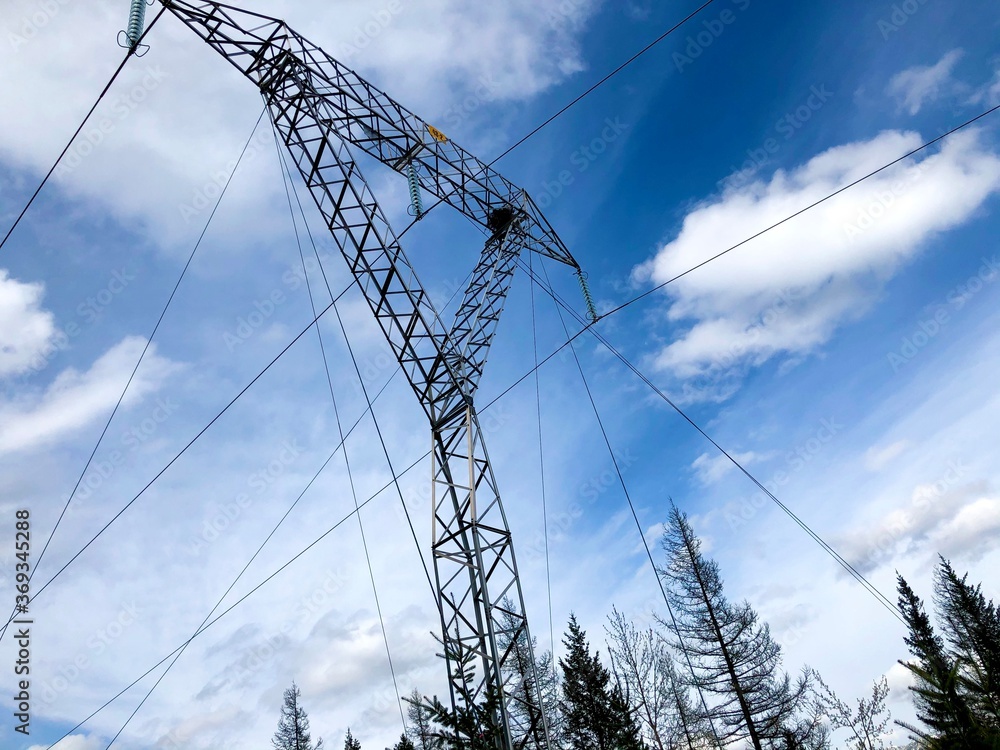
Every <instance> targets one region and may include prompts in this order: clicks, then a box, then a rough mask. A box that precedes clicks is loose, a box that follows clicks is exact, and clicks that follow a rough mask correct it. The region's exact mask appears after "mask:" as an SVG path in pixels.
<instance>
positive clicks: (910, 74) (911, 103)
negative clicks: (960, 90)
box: [887, 49, 962, 115]
mask: <svg viewBox="0 0 1000 750" xmlns="http://www.w3.org/2000/svg"><path fill="white" fill-rule="evenodd" d="M961 57H962V50H960V49H953V50H952V51H951V52H948V53H947V54H945V56H944V57H942V58H941V59H940V60H938V61H937V62H936V63H935V64H934V65H917V66H914V67H912V68H907V69H906V70H904V71H902V72H900V73H897V74H896V75H894V76H893V77H892V79H891V80H890V81H889V87H888V89H887V91H888V93H889V94H890V95H891V96H894V97H896V98H897V99H899V100H900V101H901V104H902V106H903V107H904V108H905V109H906V111H907V112H909V113H910V114H911V115H915V114H917V113H918V112H919V111H920V108H921V107H922V106H923V105H924V103H925V102H928V101H934V100H935V99H937V98H938V96H940V94H941V91H942V89H943V88H945V86H947V85H948V84H950V83H951V73H952V70H953V69H954V68H955V64H956V63H957V62H958V61H959V59H960V58H961Z"/></svg>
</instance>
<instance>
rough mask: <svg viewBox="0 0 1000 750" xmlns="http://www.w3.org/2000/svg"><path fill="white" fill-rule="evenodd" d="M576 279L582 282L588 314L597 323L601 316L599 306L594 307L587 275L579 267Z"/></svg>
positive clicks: (581, 286) (591, 320) (581, 287)
mask: <svg viewBox="0 0 1000 750" xmlns="http://www.w3.org/2000/svg"><path fill="white" fill-rule="evenodd" d="M576 280H577V281H579V282H580V289H581V291H583V301H584V302H586V303H587V316H588V317H589V318H590V322H591V323H596V322H597V320H598V318H599V317H600V316H599V315H598V314H597V308H596V307H594V298H593V297H591V296H590V287H589V286H587V275H586V274H585V273H584V272H583V271H581V270H579V269H577V272H576Z"/></svg>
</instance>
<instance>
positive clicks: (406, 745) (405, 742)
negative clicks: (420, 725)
mask: <svg viewBox="0 0 1000 750" xmlns="http://www.w3.org/2000/svg"><path fill="white" fill-rule="evenodd" d="M386 750H389V748H386ZM392 750H416V746H415V745H414V744H413V740H411V739H410V738H409V737H407V736H406V732H403V734H401V735H399V741H398V742H397V743H396V744H395V745H393V746H392Z"/></svg>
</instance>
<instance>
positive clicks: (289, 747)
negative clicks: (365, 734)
mask: <svg viewBox="0 0 1000 750" xmlns="http://www.w3.org/2000/svg"><path fill="white" fill-rule="evenodd" d="M301 698H302V693H301V692H300V691H299V688H298V686H297V685H296V684H295V683H294V682H293V683H292V686H291V687H290V688H288V689H287V690H285V693H284V705H283V706H282V707H281V718H280V719H279V720H278V731H276V732H275V733H274V737H273V738H272V739H271V744H272V745H273V746H274V750H321V748H322V747H323V740H322V739H320V740H319V741H318V742H317V743H316V744H315V745H313V744H312V740H311V738H310V736H309V717H308V716H307V715H306V712H305V709H304V708H302V705H301ZM358 747H359V748H360V745H359V746H358Z"/></svg>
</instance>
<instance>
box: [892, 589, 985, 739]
mask: <svg viewBox="0 0 1000 750" xmlns="http://www.w3.org/2000/svg"><path fill="white" fill-rule="evenodd" d="M896 584H897V589H898V592H899V609H900V612H902V614H903V619H904V620H905V621H906V626H907V629H908V631H909V632H908V634H907V636H906V637H905V638H904V639H903V640H904V642H905V643H906V645H907V647H908V648H909V650H910V653H911V654H912V655H913V656H914V657H915V660H914V661H900V662H899V663H900V664H902V665H903V666H904V667H906V668H907V669H908V670H909V671H910V673H911V674H913V676H914V678H915V684H914V685H912V686H911V687H910V690H911V691H912V692H913V701H914V704H915V707H916V710H917V718H918V719H919V720H920V722H921V723H922V724H923V725H924V726H925V727H927V730H926V731H925V730H921V729H918V728H916V727H913V726H910V725H909V724H904V723H902V722H899V724H900V726H903V727H905V728H906V729H909V730H910V731H911V732H912V733H913V734H914V736H915V739H917V740H918V741H919V742H922V743H923V744H924V745H925V746H931V747H949V748H955V750H972V748H979V747H986V745H984V744H982V743H981V742H980V740H979V738H978V737H977V732H976V730H975V727H974V722H973V715H972V712H971V710H970V709H969V705H968V702H967V701H966V699H965V696H963V695H962V694H961V692H960V691H959V669H958V665H957V664H956V663H955V662H954V661H953V660H951V659H950V658H949V656H948V654H947V653H946V651H945V647H944V641H943V640H942V639H941V637H940V636H939V635H937V633H935V632H934V626H933V625H932V624H931V620H930V617H929V616H928V615H927V612H926V611H925V610H924V604H923V602H922V601H921V599H920V597H919V596H917V594H916V593H915V592H914V591H913V589H912V588H910V585H909V584H908V583H907V582H906V579H904V578H903V576H901V575H899V574H898V573H897V574H896Z"/></svg>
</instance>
